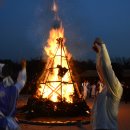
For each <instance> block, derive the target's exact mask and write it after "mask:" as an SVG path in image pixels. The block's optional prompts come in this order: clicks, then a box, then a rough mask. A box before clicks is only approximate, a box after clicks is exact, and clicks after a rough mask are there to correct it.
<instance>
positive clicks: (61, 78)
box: [37, 37, 79, 103]
mask: <svg viewBox="0 0 130 130" xmlns="http://www.w3.org/2000/svg"><path fill="white" fill-rule="evenodd" d="M56 40H57V47H56V49H55V52H54V55H53V57H51V58H49V59H48V61H47V64H46V67H45V69H44V72H43V74H42V75H41V77H40V78H39V80H38V82H37V83H38V84H37V85H38V89H39V93H38V95H40V96H41V97H42V98H47V99H50V100H52V101H54V102H59V101H63V100H65V101H67V102H70V103H72V102H73V96H74V92H75V91H74V90H75V89H76V90H77V92H78V94H79V90H78V87H77V84H76V83H75V82H74V80H73V76H72V70H71V67H70V64H69V59H68V56H67V50H66V48H65V46H64V42H63V38H61V37H60V38H58V39H56Z"/></svg>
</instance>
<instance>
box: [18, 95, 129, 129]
mask: <svg viewBox="0 0 130 130" xmlns="http://www.w3.org/2000/svg"><path fill="white" fill-rule="evenodd" d="M27 97H28V96H26V95H25V96H20V98H19V100H18V104H17V107H19V106H21V105H24V104H25V103H26V101H27V100H26V99H27ZM92 103H93V100H92V99H88V105H89V106H90V108H91V107H92ZM129 121H130V103H127V104H125V103H124V102H121V103H120V107H119V117H118V124H119V130H130V123H129ZM20 126H21V130H72V129H73V130H92V128H91V124H87V125H81V124H76V125H73V126H69V125H67V126H50V125H48V126H45V125H42V126H41V125H30V124H22V123H21V124H20Z"/></svg>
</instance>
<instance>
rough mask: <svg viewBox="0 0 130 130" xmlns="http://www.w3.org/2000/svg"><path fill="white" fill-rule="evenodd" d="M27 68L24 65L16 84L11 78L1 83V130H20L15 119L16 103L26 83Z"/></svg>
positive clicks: (8, 77)
mask: <svg viewBox="0 0 130 130" xmlns="http://www.w3.org/2000/svg"><path fill="white" fill-rule="evenodd" d="M24 62H25V61H24ZM25 67H26V63H23V67H22V70H21V71H20V72H19V75H18V78H17V82H16V83H15V84H14V83H13V81H12V79H11V77H10V76H7V77H4V78H3V81H2V82H1V83H0V130H7V129H8V130H19V125H18V124H17V122H16V121H15V119H14V118H15V112H16V101H17V98H18V95H19V92H20V91H21V89H22V88H23V86H24V84H25V81H26V68H25ZM2 76H3V75H2Z"/></svg>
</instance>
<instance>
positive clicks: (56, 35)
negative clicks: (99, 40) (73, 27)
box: [27, 1, 89, 116]
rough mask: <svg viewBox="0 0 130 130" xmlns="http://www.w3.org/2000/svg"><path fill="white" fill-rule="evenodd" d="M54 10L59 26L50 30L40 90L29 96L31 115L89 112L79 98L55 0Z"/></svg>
mask: <svg viewBox="0 0 130 130" xmlns="http://www.w3.org/2000/svg"><path fill="white" fill-rule="evenodd" d="M53 11H54V12H55V16H56V17H55V21H56V22H57V23H58V26H54V27H53V28H52V29H51V30H50V34H49V38H48V40H47V46H45V48H44V49H45V52H46V54H47V56H48V60H47V64H46V67H45V69H44V72H43V74H42V75H41V77H40V78H39V80H38V81H37V91H36V94H35V95H33V96H32V97H31V98H30V99H29V100H28V104H27V106H28V110H29V114H30V113H31V115H32V114H33V113H35V115H40V116H41V115H42V116H49V115H51V116H52V115H55V116H56V115H57V116H59V115H61V116H63V115H66V116H68V115H69V116H77V115H82V114H84V115H85V114H87V113H86V111H87V110H88V111H89V107H88V106H87V105H86V103H85V102H84V101H83V100H82V99H81V98H79V96H80V93H79V90H78V86H77V84H76V82H74V76H73V74H72V70H71V66H70V64H69V62H70V58H71V54H70V53H68V51H67V48H66V47H65V37H64V28H63V26H62V23H61V21H60V19H59V17H58V15H57V11H58V8H57V5H56V3H55V1H54V5H53Z"/></svg>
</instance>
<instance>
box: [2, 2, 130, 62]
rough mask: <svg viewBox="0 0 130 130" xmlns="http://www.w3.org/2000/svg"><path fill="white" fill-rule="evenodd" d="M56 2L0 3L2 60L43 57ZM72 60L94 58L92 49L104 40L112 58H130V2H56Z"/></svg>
mask: <svg viewBox="0 0 130 130" xmlns="http://www.w3.org/2000/svg"><path fill="white" fill-rule="evenodd" d="M52 3H53V0H13V1H11V0H0V59H12V60H20V59H22V58H26V59H31V58H35V57H39V56H41V55H42V46H45V45H46V40H47V38H48V34H49V30H50V28H51V26H52V24H53V19H54V16H53V12H52V11H51V6H52ZM57 3H58V6H59V16H60V18H61V19H62V22H63V26H64V28H65V37H66V40H67V41H66V46H67V47H68V50H69V51H70V52H71V53H72V55H73V57H74V58H75V59H78V60H86V59H88V58H93V57H95V54H94V52H93V51H92V50H91V46H92V43H93V41H94V39H95V38H96V37H98V36H99V37H102V39H103V40H104V42H105V43H106V45H107V47H108V50H109V53H110V56H111V57H127V58H128V57H130V15H129V12H130V0H107V1H106V0H57Z"/></svg>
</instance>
